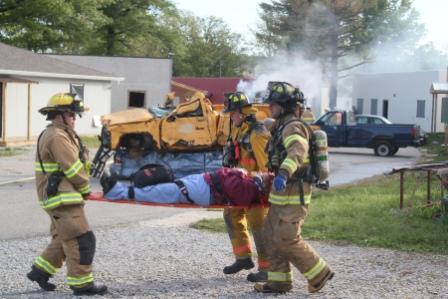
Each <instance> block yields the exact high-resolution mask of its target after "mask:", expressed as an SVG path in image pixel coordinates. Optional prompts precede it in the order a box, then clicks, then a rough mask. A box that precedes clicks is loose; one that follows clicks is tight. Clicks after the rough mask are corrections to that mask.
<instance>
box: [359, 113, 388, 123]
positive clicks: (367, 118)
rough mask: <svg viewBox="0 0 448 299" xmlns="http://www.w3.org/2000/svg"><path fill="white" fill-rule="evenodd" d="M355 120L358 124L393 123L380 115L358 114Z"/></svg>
mask: <svg viewBox="0 0 448 299" xmlns="http://www.w3.org/2000/svg"><path fill="white" fill-rule="evenodd" d="M355 121H356V123H357V124H358V125H391V124H392V122H391V121H390V120H388V119H387V118H385V117H382V116H380V115H370V114H357V115H355Z"/></svg>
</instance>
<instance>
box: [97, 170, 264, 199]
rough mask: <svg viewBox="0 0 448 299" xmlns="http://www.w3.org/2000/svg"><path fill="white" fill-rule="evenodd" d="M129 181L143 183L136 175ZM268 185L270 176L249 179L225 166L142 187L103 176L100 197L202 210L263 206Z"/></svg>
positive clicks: (248, 176)
mask: <svg viewBox="0 0 448 299" xmlns="http://www.w3.org/2000/svg"><path fill="white" fill-rule="evenodd" d="M142 175H146V176H148V175H151V169H149V170H148V169H146V170H143V172H142ZM133 181H139V182H141V181H145V180H142V179H141V176H139V175H137V176H136V177H134V178H133ZM146 181H151V180H146ZM271 183H272V175H271V174H267V173H266V174H256V175H254V176H250V175H248V174H247V172H246V171H245V170H243V169H237V168H225V167H223V168H219V169H217V170H215V171H213V172H205V173H201V174H192V175H188V176H185V177H183V178H181V179H179V180H175V181H172V182H166V183H159V184H147V185H146V186H143V185H142V184H141V183H140V184H133V182H132V181H131V182H123V181H117V180H116V179H115V178H114V177H113V176H107V175H106V177H102V179H101V184H102V186H103V192H104V197H105V198H106V199H109V200H124V199H130V200H135V201H143V202H153V203H162V204H177V203H183V204H194V205H198V206H203V207H206V206H209V205H232V206H250V205H254V204H265V203H267V197H268V193H269V190H270V186H271ZM136 185H138V187H137V186H136Z"/></svg>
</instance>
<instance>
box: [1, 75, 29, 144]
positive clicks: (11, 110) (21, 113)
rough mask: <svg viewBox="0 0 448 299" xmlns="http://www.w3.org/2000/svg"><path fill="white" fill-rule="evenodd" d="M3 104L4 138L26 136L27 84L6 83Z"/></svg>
mask: <svg viewBox="0 0 448 299" xmlns="http://www.w3.org/2000/svg"><path fill="white" fill-rule="evenodd" d="M5 106H6V113H5V115H6V123H5V129H6V130H5V135H6V138H9V137H21V138H26V137H27V130H28V127H27V124H28V115H27V114H28V113H27V111H28V84H23V83H8V84H7V88H6V101H5Z"/></svg>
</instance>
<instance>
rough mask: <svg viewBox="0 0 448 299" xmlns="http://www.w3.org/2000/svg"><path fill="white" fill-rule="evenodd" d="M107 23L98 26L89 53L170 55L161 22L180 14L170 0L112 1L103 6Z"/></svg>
mask: <svg viewBox="0 0 448 299" xmlns="http://www.w3.org/2000/svg"><path fill="white" fill-rule="evenodd" d="M100 11H101V13H102V14H103V15H104V16H105V18H106V20H107V21H106V22H105V23H103V24H102V25H101V26H97V28H96V30H95V32H94V36H95V38H96V40H95V43H93V44H91V46H90V47H89V49H88V50H87V51H88V53H89V54H101V55H110V56H113V55H139V56H159V55H167V52H168V51H167V49H166V47H165V45H164V43H163V36H164V30H163V26H161V25H160V23H159V21H158V19H159V18H161V17H162V16H163V15H169V14H176V13H177V11H176V9H175V8H174V6H173V5H172V4H171V2H169V1H167V0H109V1H108V2H107V3H106V4H105V5H103V6H101V7H100Z"/></svg>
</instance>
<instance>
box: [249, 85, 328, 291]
mask: <svg viewBox="0 0 448 299" xmlns="http://www.w3.org/2000/svg"><path fill="white" fill-rule="evenodd" d="M267 103H269V108H270V110H271V114H272V115H271V116H272V117H273V118H275V119H276V122H275V123H274V125H273V127H272V130H271V135H272V138H271V139H270V141H269V144H268V157H269V162H268V166H269V169H270V170H272V171H273V172H274V174H275V178H274V181H273V184H272V189H271V193H270V194H269V202H270V203H271V207H270V209H269V213H268V216H267V217H266V221H265V225H264V231H263V233H264V237H265V242H266V249H267V252H268V259H269V263H270V266H269V271H268V281H267V283H265V284H256V285H255V290H256V291H258V292H263V293H284V292H287V291H290V290H291V289H292V272H291V268H290V263H292V264H293V265H294V266H295V267H296V268H297V269H298V270H299V271H300V272H301V273H302V274H303V275H304V276H305V278H306V279H307V280H308V291H309V292H311V293H314V292H317V291H319V290H320V289H321V288H322V287H323V286H324V285H325V283H326V282H327V281H328V280H329V279H331V278H333V276H334V273H333V272H332V271H331V269H330V268H329V266H328V265H327V263H326V262H325V261H324V260H323V259H322V258H321V257H320V256H319V255H318V254H317V252H316V251H315V250H314V249H313V248H312V247H311V245H310V244H308V242H306V241H305V240H304V239H303V238H302V236H301V226H302V225H303V223H304V220H305V216H306V215H307V214H308V207H309V204H310V200H311V183H310V178H309V173H310V171H309V167H308V165H309V160H308V147H309V140H310V139H309V138H310V136H309V135H310V132H309V131H307V128H306V127H305V125H304V124H303V123H301V122H300V121H298V118H299V117H296V115H295V114H294V113H295V111H296V109H297V106H298V105H303V103H304V98H303V94H302V93H301V92H300V91H299V90H298V89H297V88H294V87H293V86H292V85H290V84H288V83H285V82H274V83H272V84H271V88H270V93H269V97H268V98H267Z"/></svg>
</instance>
